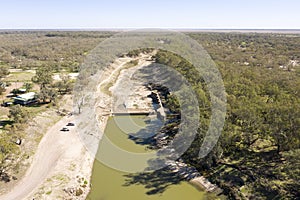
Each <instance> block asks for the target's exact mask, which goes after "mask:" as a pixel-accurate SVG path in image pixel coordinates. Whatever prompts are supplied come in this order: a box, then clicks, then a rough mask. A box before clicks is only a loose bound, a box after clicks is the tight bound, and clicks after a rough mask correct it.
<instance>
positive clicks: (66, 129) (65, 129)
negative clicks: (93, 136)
mask: <svg viewBox="0 0 300 200" xmlns="http://www.w3.org/2000/svg"><path fill="white" fill-rule="evenodd" d="M60 131H64V132H65V131H70V130H69V129H68V128H66V127H63V128H62V129H61V130H60Z"/></svg>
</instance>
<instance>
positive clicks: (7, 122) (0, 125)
mask: <svg viewBox="0 0 300 200" xmlns="http://www.w3.org/2000/svg"><path fill="white" fill-rule="evenodd" d="M13 123H14V122H13V121H11V120H1V121H0V129H1V127H2V128H4V127H5V126H6V125H12V124H13Z"/></svg>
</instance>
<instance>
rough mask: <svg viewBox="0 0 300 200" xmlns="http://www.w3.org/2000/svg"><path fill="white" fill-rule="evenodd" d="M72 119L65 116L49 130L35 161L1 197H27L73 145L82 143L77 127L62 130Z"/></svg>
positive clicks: (3, 199) (12, 198) (11, 198)
mask: <svg viewBox="0 0 300 200" xmlns="http://www.w3.org/2000/svg"><path fill="white" fill-rule="evenodd" d="M72 119H73V117H70V118H68V117H64V118H63V119H62V120H60V121H59V122H58V123H57V124H55V125H54V126H52V127H51V128H50V129H49V130H48V132H47V133H46V134H45V136H44V138H43V139H42V141H41V143H40V144H39V147H38V149H37V153H36V154H35V156H34V160H33V163H32V165H31V166H30V168H29V169H28V171H27V173H26V175H25V176H24V177H23V178H22V180H20V182H19V183H18V184H17V185H16V186H15V187H14V188H12V190H11V191H10V192H9V193H7V194H4V195H2V196H0V199H2V200H16V199H18V200H21V199H24V198H26V197H27V196H28V195H30V193H31V192H32V191H33V190H34V189H35V188H36V187H37V186H39V185H40V184H41V183H42V182H43V181H44V180H45V179H46V177H47V175H48V174H49V173H50V172H51V170H52V169H54V167H55V166H56V164H57V162H58V160H59V159H60V157H62V156H63V155H64V154H67V153H68V152H69V150H70V149H72V146H73V145H82V144H81V142H80V139H79V138H78V136H77V135H76V131H75V128H76V127H70V128H69V129H70V131H69V132H62V131H60V129H61V128H62V127H65V125H66V124H67V123H68V122H72ZM77 148H78V147H77Z"/></svg>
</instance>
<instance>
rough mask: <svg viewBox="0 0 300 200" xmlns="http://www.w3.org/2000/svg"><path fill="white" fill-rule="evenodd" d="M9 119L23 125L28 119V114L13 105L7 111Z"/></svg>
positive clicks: (18, 106) (23, 109)
mask: <svg viewBox="0 0 300 200" xmlns="http://www.w3.org/2000/svg"><path fill="white" fill-rule="evenodd" d="M9 117H10V118H11V119H12V120H13V121H14V122H15V123H25V122H27V120H28V118H29V113H28V112H27V110H26V109H25V108H24V107H22V106H20V105H15V106H12V107H11V108H10V110H9Z"/></svg>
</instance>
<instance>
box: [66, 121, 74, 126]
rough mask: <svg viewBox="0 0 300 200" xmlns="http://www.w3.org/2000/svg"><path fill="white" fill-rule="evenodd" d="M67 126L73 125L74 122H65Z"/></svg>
mask: <svg viewBox="0 0 300 200" xmlns="http://www.w3.org/2000/svg"><path fill="white" fill-rule="evenodd" d="M67 126H75V124H74V123H72V122H69V123H68V124H67Z"/></svg>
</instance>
